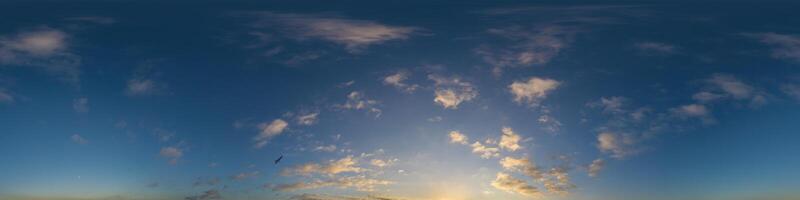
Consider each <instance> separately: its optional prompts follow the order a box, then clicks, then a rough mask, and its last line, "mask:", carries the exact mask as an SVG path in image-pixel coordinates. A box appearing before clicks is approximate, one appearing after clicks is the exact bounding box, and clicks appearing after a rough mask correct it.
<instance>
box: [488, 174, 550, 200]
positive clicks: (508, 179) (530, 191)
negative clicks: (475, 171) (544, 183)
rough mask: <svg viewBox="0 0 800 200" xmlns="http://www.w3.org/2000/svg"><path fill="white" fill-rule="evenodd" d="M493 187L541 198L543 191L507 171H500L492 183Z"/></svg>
mask: <svg viewBox="0 0 800 200" xmlns="http://www.w3.org/2000/svg"><path fill="white" fill-rule="evenodd" d="M491 185H492V187H494V188H497V189H499V190H503V191H506V192H509V193H515V194H521V195H524V196H528V197H533V198H539V197H541V196H542V193H541V192H540V191H539V189H538V188H536V187H534V186H532V185H529V184H528V183H527V182H525V181H524V180H522V179H518V178H515V177H513V176H511V175H509V174H507V173H503V172H498V173H497V177H496V178H495V179H494V180H493V181H492V183H491Z"/></svg>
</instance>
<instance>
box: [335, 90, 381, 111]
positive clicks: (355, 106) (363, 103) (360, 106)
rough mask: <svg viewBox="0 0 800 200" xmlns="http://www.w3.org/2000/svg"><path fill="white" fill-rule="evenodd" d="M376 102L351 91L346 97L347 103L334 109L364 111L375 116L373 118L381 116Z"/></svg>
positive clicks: (362, 94)
mask: <svg viewBox="0 0 800 200" xmlns="http://www.w3.org/2000/svg"><path fill="white" fill-rule="evenodd" d="M377 106H378V101H376V100H373V99H369V98H367V97H366V95H364V93H362V92H358V91H353V92H350V94H348V95H347V101H346V102H345V103H344V104H339V105H336V107H338V108H341V109H348V110H366V111H368V112H370V113H373V114H375V117H380V116H381V112H382V111H381V109H379V108H378V107H377Z"/></svg>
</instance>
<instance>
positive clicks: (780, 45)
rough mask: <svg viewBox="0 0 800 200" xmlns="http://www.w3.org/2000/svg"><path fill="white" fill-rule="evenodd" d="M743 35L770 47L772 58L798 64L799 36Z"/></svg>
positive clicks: (777, 34) (799, 59)
mask: <svg viewBox="0 0 800 200" xmlns="http://www.w3.org/2000/svg"><path fill="white" fill-rule="evenodd" d="M743 35H745V36H748V37H751V38H753V39H756V40H758V41H759V42H761V43H763V44H765V45H769V46H770V47H772V50H771V51H772V53H771V55H772V57H773V58H777V59H786V60H789V61H793V62H800V36H797V35H789V34H780V33H772V32H768V33H744V34H743Z"/></svg>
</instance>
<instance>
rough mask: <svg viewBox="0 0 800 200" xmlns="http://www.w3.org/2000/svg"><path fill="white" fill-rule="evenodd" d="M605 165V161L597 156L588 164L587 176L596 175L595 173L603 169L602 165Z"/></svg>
mask: <svg viewBox="0 0 800 200" xmlns="http://www.w3.org/2000/svg"><path fill="white" fill-rule="evenodd" d="M605 165H606V162H605V161H604V160H603V159H599V158H598V159H595V160H594V161H592V163H591V164H589V167H588V171H589V176H590V177H597V174H599V173H600V171H602V170H603V167H605Z"/></svg>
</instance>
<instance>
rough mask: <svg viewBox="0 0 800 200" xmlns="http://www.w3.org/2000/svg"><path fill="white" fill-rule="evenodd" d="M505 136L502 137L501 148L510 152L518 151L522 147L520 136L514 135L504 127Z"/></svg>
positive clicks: (509, 129) (512, 131)
mask: <svg viewBox="0 0 800 200" xmlns="http://www.w3.org/2000/svg"><path fill="white" fill-rule="evenodd" d="M502 132H503V135H501V136H500V143H499V144H500V148H503V149H505V150H508V151H512V152H513V151H516V150H517V149H520V148H522V147H520V146H519V140H520V136H519V135H518V134H516V133H514V130H512V129H511V128H509V127H503V129H502Z"/></svg>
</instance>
